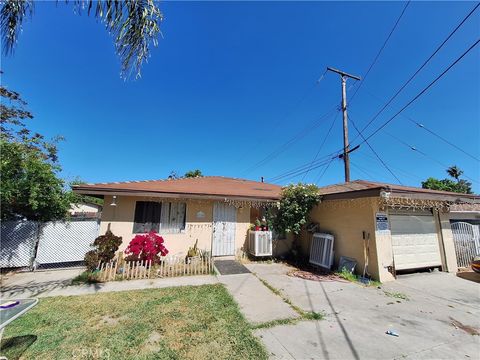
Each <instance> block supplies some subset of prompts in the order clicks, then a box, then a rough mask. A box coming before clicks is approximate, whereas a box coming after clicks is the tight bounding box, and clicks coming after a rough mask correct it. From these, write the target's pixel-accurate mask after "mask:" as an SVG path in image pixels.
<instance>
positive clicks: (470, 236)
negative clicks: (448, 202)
mask: <svg viewBox="0 0 480 360" xmlns="http://www.w3.org/2000/svg"><path fill="white" fill-rule="evenodd" d="M451 227H452V234H453V242H454V244H455V253H456V254H457V265H458V267H468V266H470V263H471V261H472V260H473V258H474V257H475V256H476V255H480V226H479V225H472V224H469V223H466V222H462V221H460V222H456V223H453V224H451Z"/></svg>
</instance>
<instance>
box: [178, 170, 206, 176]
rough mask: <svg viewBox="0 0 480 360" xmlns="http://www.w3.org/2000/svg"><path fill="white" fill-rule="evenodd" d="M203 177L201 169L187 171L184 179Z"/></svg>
mask: <svg viewBox="0 0 480 360" xmlns="http://www.w3.org/2000/svg"><path fill="white" fill-rule="evenodd" d="M202 176H203V174H202V171H201V170H199V169H195V170H190V171H187V172H186V173H185V175H183V177H186V178H196V177H202Z"/></svg>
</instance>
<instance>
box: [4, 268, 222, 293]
mask: <svg viewBox="0 0 480 360" xmlns="http://www.w3.org/2000/svg"><path fill="white" fill-rule="evenodd" d="M81 271H82V270H77V271H75V270H56V271H48V272H35V273H22V274H15V275H13V276H12V277H8V278H6V279H4V281H3V282H2V287H1V291H0V297H1V298H2V299H5V298H13V297H14V298H27V297H49V296H72V295H88V294H96V293H103V292H113V291H129V290H141V289H158V288H166V287H175V286H197V285H206V284H216V283H218V279H217V278H216V277H215V276H213V275H197V276H184V277H175V278H157V279H142V280H128V281H127V280H126V281H112V282H107V283H97V284H85V285H69V284H70V283H71V280H72V279H73V278H74V277H75V276H76V275H78V273H80V272H81Z"/></svg>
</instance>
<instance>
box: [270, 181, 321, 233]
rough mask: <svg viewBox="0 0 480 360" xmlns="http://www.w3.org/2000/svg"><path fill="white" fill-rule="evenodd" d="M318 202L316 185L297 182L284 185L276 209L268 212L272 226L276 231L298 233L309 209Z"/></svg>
mask: <svg viewBox="0 0 480 360" xmlns="http://www.w3.org/2000/svg"><path fill="white" fill-rule="evenodd" d="M319 202H320V195H319V193H318V187H317V186H316V185H313V184H302V183H299V184H296V185H294V184H292V185H289V186H287V187H284V188H283V189H282V198H281V200H280V203H279V205H278V209H276V210H277V211H272V212H271V214H270V221H271V223H273V228H274V229H275V230H276V231H278V232H286V233H293V234H295V235H298V234H300V232H301V231H302V228H303V226H304V225H305V224H306V223H307V221H308V218H309V213H310V210H311V209H312V208H313V207H314V206H315V205H317V204H318V203H319Z"/></svg>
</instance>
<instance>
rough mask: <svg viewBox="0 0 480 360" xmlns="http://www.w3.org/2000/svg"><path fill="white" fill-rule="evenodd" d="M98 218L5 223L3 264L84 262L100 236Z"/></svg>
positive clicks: (0, 263) (31, 265)
mask: <svg viewBox="0 0 480 360" xmlns="http://www.w3.org/2000/svg"><path fill="white" fill-rule="evenodd" d="M99 228H100V222H99V220H98V219H96V218H95V219H74V220H72V221H65V222H62V221H54V222H46V223H41V222H36V221H4V222H2V224H1V247H0V268H30V269H31V270H35V269H46V268H61V267H67V266H75V265H76V266H78V265H83V259H84V256H85V254H86V253H87V252H88V251H89V250H91V244H92V243H93V241H94V240H95V238H96V237H97V236H98V232H99Z"/></svg>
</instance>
